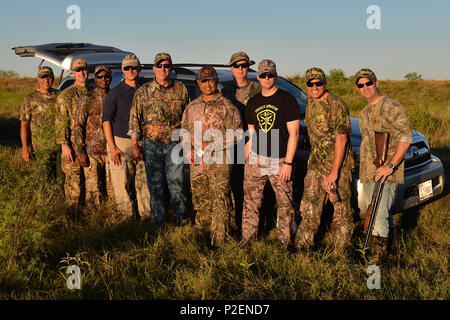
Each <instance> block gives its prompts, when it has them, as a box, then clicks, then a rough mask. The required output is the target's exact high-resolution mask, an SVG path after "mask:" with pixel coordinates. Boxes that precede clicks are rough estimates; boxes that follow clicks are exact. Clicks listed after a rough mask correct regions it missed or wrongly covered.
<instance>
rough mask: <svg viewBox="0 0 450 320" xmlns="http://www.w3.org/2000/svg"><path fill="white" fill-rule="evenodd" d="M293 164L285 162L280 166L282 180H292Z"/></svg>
mask: <svg viewBox="0 0 450 320" xmlns="http://www.w3.org/2000/svg"><path fill="white" fill-rule="evenodd" d="M291 174H292V166H290V165H288V164H285V163H283V164H282V165H281V168H280V181H281V182H288V181H289V180H291Z"/></svg>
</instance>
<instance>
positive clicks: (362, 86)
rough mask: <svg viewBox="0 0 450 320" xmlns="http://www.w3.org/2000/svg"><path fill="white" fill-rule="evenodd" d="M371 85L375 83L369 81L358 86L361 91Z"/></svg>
mask: <svg viewBox="0 0 450 320" xmlns="http://www.w3.org/2000/svg"><path fill="white" fill-rule="evenodd" d="M371 85H373V81H367V82H366V83H358V84H357V85H356V86H357V87H358V88H359V89H362V88H364V86H367V87H370V86H371Z"/></svg>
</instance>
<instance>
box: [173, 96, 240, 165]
mask: <svg viewBox="0 0 450 320" xmlns="http://www.w3.org/2000/svg"><path fill="white" fill-rule="evenodd" d="M195 121H198V123H200V124H201V131H199V132H200V133H201V134H202V137H199V140H200V139H202V140H203V137H204V134H205V132H206V131H208V130H209V133H211V134H212V136H214V138H213V139H208V140H214V141H215V142H216V143H219V142H218V140H217V137H216V136H215V134H214V132H213V131H212V130H218V131H219V132H220V133H221V137H222V143H221V146H220V150H222V157H221V158H220V161H217V162H219V163H216V162H215V161H214V163H210V164H208V163H206V162H205V161H202V162H201V163H200V164H198V165H194V166H193V165H191V170H192V171H193V172H194V173H205V174H208V173H210V174H211V173H217V172H223V171H227V170H229V169H230V163H231V162H232V159H231V158H230V160H228V161H227V159H226V156H227V152H226V149H229V148H231V147H232V146H234V144H235V143H236V142H237V141H239V140H240V139H241V138H242V130H241V131H239V132H231V131H229V132H227V129H233V130H236V129H242V121H241V116H240V114H239V110H238V109H237V108H236V107H235V106H234V105H233V104H232V103H231V101H230V100H228V99H226V98H225V97H224V96H223V95H222V94H221V93H219V92H218V93H217V96H216V97H215V98H214V99H213V100H211V101H208V102H203V98H202V96H200V97H198V98H197V99H195V100H194V101H192V102H191V103H189V104H188V106H187V107H186V110H185V111H184V113H183V118H182V122H181V127H182V128H183V129H186V130H187V131H188V132H189V134H190V138H191V141H184V140H183V145H184V148H185V150H190V149H191V148H194V122H195ZM235 134H236V135H235ZM205 140H206V138H205ZM205 142H206V141H205ZM189 143H190V144H189ZM198 143H201V142H200V141H198ZM207 144H208V145H211V147H207V148H210V149H211V151H212V148H213V145H212V142H207ZM218 149H219V146H217V149H215V151H214V152H209V154H211V156H212V157H215V155H218V154H217V150H218ZM206 150H207V149H205V151H206ZM218 156H219V155H218ZM203 159H204V160H205V157H203ZM199 162H200V161H199ZM220 162H221V163H220Z"/></svg>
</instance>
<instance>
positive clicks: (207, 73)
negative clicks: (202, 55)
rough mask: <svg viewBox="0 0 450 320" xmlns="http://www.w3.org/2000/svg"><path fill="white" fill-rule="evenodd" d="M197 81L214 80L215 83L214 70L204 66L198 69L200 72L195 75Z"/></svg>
mask: <svg viewBox="0 0 450 320" xmlns="http://www.w3.org/2000/svg"><path fill="white" fill-rule="evenodd" d="M197 80H199V81H203V80H215V81H217V80H218V78H217V72H216V69H214V68H213V67H211V66H206V67H203V68H201V69H200V71H199V72H198V74H197Z"/></svg>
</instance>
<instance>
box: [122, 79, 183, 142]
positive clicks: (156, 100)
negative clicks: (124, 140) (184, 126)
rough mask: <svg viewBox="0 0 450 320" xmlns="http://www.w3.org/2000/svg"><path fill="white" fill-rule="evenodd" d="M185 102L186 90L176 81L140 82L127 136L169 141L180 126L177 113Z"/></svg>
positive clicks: (181, 112)
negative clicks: (162, 82) (161, 83)
mask: <svg viewBox="0 0 450 320" xmlns="http://www.w3.org/2000/svg"><path fill="white" fill-rule="evenodd" d="M188 103H189V94H188V91H187V89H186V86H185V85H184V84H183V83H182V82H180V81H177V80H172V81H171V83H170V85H169V86H168V87H164V86H162V85H160V84H159V83H158V82H156V80H153V81H152V82H149V83H146V84H144V85H143V86H141V87H140V88H139V89H138V90H137V91H136V93H135V95H134V98H133V103H132V106H131V110H130V125H129V131H128V135H129V136H130V137H132V138H136V139H140V137H141V136H144V138H147V139H149V140H152V141H157V142H162V143H165V144H168V143H171V142H172V141H171V137H172V133H173V132H174V131H175V130H177V129H179V128H180V126H181V116H182V114H183V111H184V108H185V107H186V105H187V104H188Z"/></svg>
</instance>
